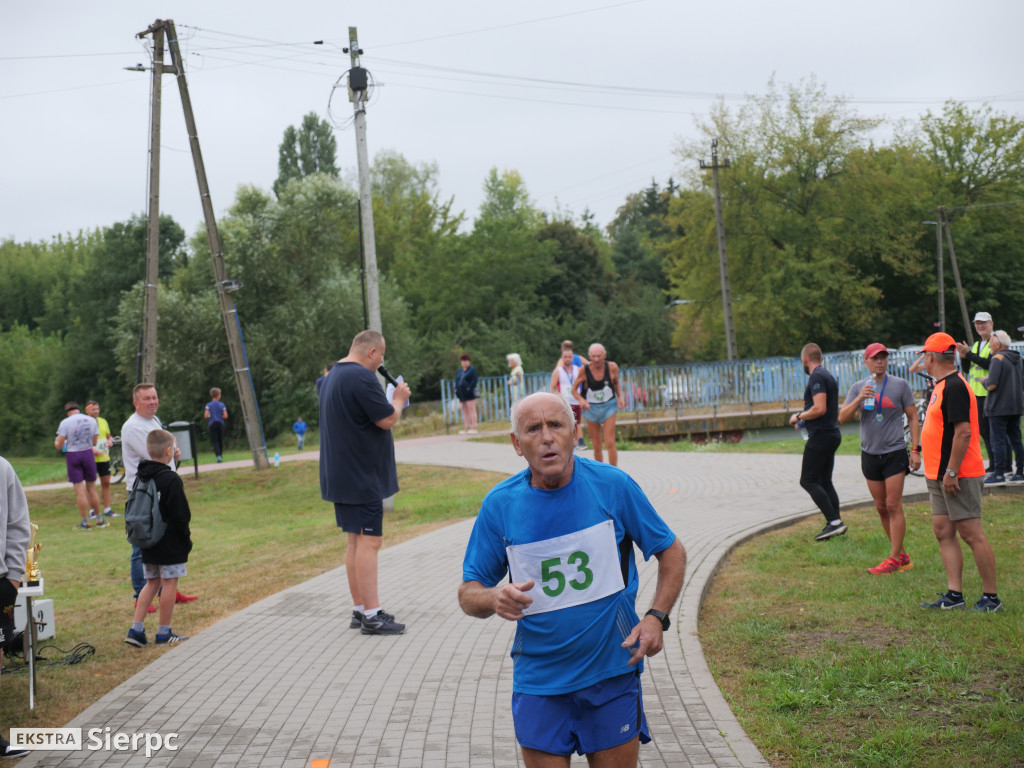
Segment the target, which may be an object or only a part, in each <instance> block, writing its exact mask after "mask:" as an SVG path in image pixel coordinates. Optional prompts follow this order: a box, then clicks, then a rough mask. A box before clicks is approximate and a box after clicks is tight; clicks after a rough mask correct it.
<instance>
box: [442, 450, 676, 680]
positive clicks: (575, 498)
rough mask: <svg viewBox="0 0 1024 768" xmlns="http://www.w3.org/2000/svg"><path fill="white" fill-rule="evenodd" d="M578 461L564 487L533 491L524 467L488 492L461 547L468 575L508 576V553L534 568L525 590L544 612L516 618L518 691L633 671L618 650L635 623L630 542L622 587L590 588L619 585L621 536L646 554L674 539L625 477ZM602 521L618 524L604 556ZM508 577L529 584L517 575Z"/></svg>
mask: <svg viewBox="0 0 1024 768" xmlns="http://www.w3.org/2000/svg"><path fill="white" fill-rule="evenodd" d="M574 460H575V465H574V468H573V474H572V478H571V479H570V481H569V482H568V483H567V484H566V485H565V486H563V487H562V488H557V489H555V490H553V491H547V490H541V489H539V488H533V487H531V486H530V470H529V469H525V470H523V471H522V472H520V473H519V474H518V475H515V476H514V477H511V478H509V479H508V480H505V481H503V482H501V483H499V484H498V485H496V486H495V487H494V488H492V489H491V491H490V493H488V494H487V496H486V497H485V498H484V501H483V504H482V506H481V508H480V514H479V515H478V516H477V519H476V524H475V525H474V526H473V533H472V534H471V536H470V539H469V544H468V546H467V547H466V556H465V559H464V560H463V564H462V578H463V580H464V581H479V582H480V583H481V584H483V585H484V586H485V587H494V586H497V585H498V583H499V582H501V581H502V580H503V579H505V578H506V576H509V575H510V574H509V555H510V554H512V557H513V562H514V563H516V562H523V558H525V560H526V561H529V558H530V557H531V556H532V557H534V558H535V559H534V560H533V561H532V564H533V566H534V567H535V569H536V570H539V573H540V574H541V578H539V579H536V584H535V585H534V587H533V589H532V590H531V592H530V593H529V594H531V596H532V597H534V599H535V601H536V602H544V603H545V604H546V605H545V607H544V609H543V611H542V612H536V613H528V614H527V615H526V616H525V617H524V618H522V619H520V620H519V621H518V622H516V637H515V641H514V643H513V645H512V654H511V655H512V662H513V670H514V671H513V680H512V689H513V691H515V692H516V693H529V694H533V695H537V696H554V695H558V694H562V693H569V692H571V691H578V690H580V689H582V688H586V687H588V686H591V685H593V684H595V683H597V682H600V681H601V680H605V679H607V678H609V677H615V676H616V675H622V674H625V673H627V672H631V671H633V670H634V669H635V668H636V667H630V666H629V665H628V662H629V658H630V656H631V655H632V652H631V651H630V650H628V649H626V648H622V647H621V645H622V641H623V640H625V639H626V637H627V636H628V635H629V633H630V632H631V631H632V630H633V627H634V626H636V623H637V622H638V621H639V617H638V616H637V614H636V610H635V608H634V603H635V602H636V594H637V588H638V586H639V577H638V575H637V570H636V563H635V560H634V554H633V546H632V544H630V545H629V548H628V555H627V559H626V578H625V589H619V590H618V591H615V592H613V593H612V594H605V596H604V597H598V598H597V599H593V600H591V599H588V597H587V595H588V591H589V590H590V589H592V588H593V589H595V590H597V592H604V593H607V592H608V590H607V589H606V588H603V587H602V585H607V584H608V583H609V580H617V581H618V584H620V585H621V584H622V583H623V581H622V576H621V574H622V568H621V563H620V560H619V550H618V546H619V545H620V544H621V543H622V542H623V540H624V539H626V537H627V536H628V538H629V539H630V540H631V541H632V542H635V543H636V545H637V546H638V547H639V548H640V551H641V552H642V553H643V555H644V559H645V560H647V559H650V557H651V556H652V555H654V554H656V553H658V552H662V551H664V550H666V549H668V548H669V547H670V546H672V543H673V542H674V541H675V539H676V536H675V534H674V533H673V532H672V530H671V529H670V528H669V527H668V526H667V525H666V524H665V521H664V520H662V519H661V517H660V516H659V515H658V513H657V512H656V511H655V510H654V507H652V506H651V503H650V502H649V501H648V500H647V497H646V496H644V493H643V491H641V490H640V487H639V486H638V485H637V484H636V483H635V482H634V481H633V479H632V478H631V477H630V476H629V475H627V474H626V473H625V472H623V471H621V470H619V469H617V468H616V467H612V466H610V465H608V464H602V463H599V462H595V461H592V460H590V459H586V458H583V457H581V456H576V457H575V459H574ZM608 521H611V524H612V526H614V529H613V530H614V545H613V546H614V549H615V551H614V553H613V554H612V555H610V556H609V554H608V547H607V546H605V545H607V544H608V541H607V540H605V539H604V538H602V537H604V536H607V535H608V526H607V522H608ZM523 545H530V546H529V547H524V546H523ZM510 547H511V548H513V549H512V550H508V549H507V548H510ZM520 552H524V553H525V554H524V555H523V558H520V556H519V553H520ZM609 571H615V572H617V573H609ZM512 577H513V580H515V581H521V580H525V579H524V578H523V577H522V574H521V573H515V572H513V573H512ZM581 600H582V602H581ZM562 606H564V607H562ZM531 607H532V606H531ZM642 664H643V662H641V664H640V666H641V668H642Z"/></svg>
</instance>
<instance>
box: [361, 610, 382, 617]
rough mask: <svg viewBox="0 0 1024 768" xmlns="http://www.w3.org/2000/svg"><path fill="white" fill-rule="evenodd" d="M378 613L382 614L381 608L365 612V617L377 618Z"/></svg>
mask: <svg viewBox="0 0 1024 768" xmlns="http://www.w3.org/2000/svg"><path fill="white" fill-rule="evenodd" d="M378 613H380V607H377V608H374V609H373V610H372V611H363V616H365V617H366V618H368V619H369V618H372V617H373V616H376V615H377V614H378Z"/></svg>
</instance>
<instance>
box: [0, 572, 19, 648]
mask: <svg viewBox="0 0 1024 768" xmlns="http://www.w3.org/2000/svg"><path fill="white" fill-rule="evenodd" d="M16 602H18V589H17V587H15V586H14V585H13V584H11V582H10V580H9V579H8V578H7V574H6V573H5V574H4V575H3V576H0V651H2V650H3V648H4V646H5V645H6V644H7V643H9V642H10V641H11V638H13V637H14V604H15V603H16Z"/></svg>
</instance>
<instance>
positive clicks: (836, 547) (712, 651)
mask: <svg viewBox="0 0 1024 768" xmlns="http://www.w3.org/2000/svg"><path fill="white" fill-rule="evenodd" d="M1021 498H1022V497H1021V496H1018V495H1014V496H1010V495H1006V496H987V497H985V501H984V505H985V506H984V521H985V522H984V526H985V532H986V534H987V536H988V539H989V541H990V542H991V543H992V545H993V548H994V550H995V554H996V561H997V568H998V576H999V594H1000V597H1001V598H1002V599H1003V601H1004V603H1005V604H1006V608H1005V609H1004V610H1003V611H1002V612H1000V613H995V614H979V613H974V612H972V611H966V612H964V611H947V612H941V613H940V612H936V611H929V610H924V609H922V608H921V607H920V605H919V604H920V603H921V602H922V601H924V600H928V601H931V600H934V599H935V594H936V593H937V592H941V591H944V590H945V588H946V582H945V575H944V571H943V569H942V563H941V561H940V559H939V553H938V547H937V544H936V542H935V539H934V536H933V535H932V532H931V513H930V511H929V509H928V506H927V505H914V506H910V507H908V508H907V510H906V514H907V523H908V533H907V544H906V549H907V551H908V552H909V553H910V556H911V558H912V560H913V562H914V563H915V565H916V567H915V568H914V569H913V570H910V571H905V572H902V573H896V574H892V575H889V576H872V575H870V574H868V573H866V571H865V569H866V568H867V567H869V566H873V565H875V564H877V563H878V562H879V561H881V560H882V559H883V558H884V557H885V556H886V555H887V554H888V541H887V540H886V539H885V536H884V534H883V533H882V530H881V526H880V525H879V524H878V518H877V515H876V513H875V512H874V510H873V509H870V510H862V511H855V512H847V513H844V515H843V519H844V521H846V523H847V524H848V525H849V526H850V533H849V534H847V535H846V536H841V537H838V538H836V539H832V540H831V541H829V542H825V543H821V544H815V543H814V542H813V541H812V540H811V538H812V536H813V534H814V533H815V532H816V531H817V529H818V527H819V525H820V520H819V519H818V518H817V517H816V516H815V517H812V518H810V519H808V520H805V521H803V522H801V523H799V524H797V525H794V526H791V527H788V528H785V529H783V530H779V531H774V532H771V533H768V534H765V535H763V536H759V537H757V538H756V539H754V540H752V541H751V542H748V543H747V544H745V545H743V546H742V547H740V548H739V549H737V550H736V551H735V552H734V553H732V555H730V557H729V558H728V560H727V562H726V563H725V565H724V567H723V569H722V570H721V571H720V572H719V574H718V575H717V576H716V577H715V580H714V583H713V585H712V589H711V591H710V593H709V595H708V598H707V600H706V602H705V603H704V606H703V609H702V611H701V624H700V637H701V643H702V644H703V647H704V651H705V654H706V656H707V658H708V662H709V664H710V666H711V669H712V672H713V673H714V675H715V679H716V680H717V682H718V684H719V686H720V687H721V688H722V690H723V691H724V692H725V695H726V698H727V699H728V701H729V702H730V705H731V706H732V707H733V710H734V712H736V714H737V716H738V717H739V720H740V722H741V723H742V725H743V727H744V728H745V729H746V731H747V733H748V734H749V735H750V736H751V738H752V739H753V740H754V742H755V743H756V744H757V746H758V747H759V748H760V749H761V751H762V753H763V754H764V755H765V756H766V757H767V758H768V759H769V761H770V762H771V764H772V765H773V766H786V767H787V768H797V767H798V766H799V767H801V768H803V767H805V766H806V768H812V766H813V767H814V768H818V767H819V766H857V767H858V768H869V767H871V768H873V767H875V766H877V767H878V768H883V767H884V768H900V767H909V766H922V767H925V766H927V767H929V768H930V767H931V766H950V767H952V766H958V767H959V766H977V767H978V768H982V767H984V768H997V767H999V766H1014V767H1016V768H1020V766H1024V729H1022V725H1024V652H1022V641H1021V637H1022V636H1024V584H1022V582H1021V578H1020V574H1021V573H1022V572H1024V501H1022V500H1021ZM964 549H965V555H964V589H965V594H966V596H967V600H968V606H970V605H972V604H973V603H974V601H976V600H977V599H978V598H979V597H980V596H981V583H980V579H979V577H978V573H977V570H976V569H975V567H974V560H973V558H972V557H971V555H970V550H969V549H968V548H967V547H966V546H965V547H964Z"/></svg>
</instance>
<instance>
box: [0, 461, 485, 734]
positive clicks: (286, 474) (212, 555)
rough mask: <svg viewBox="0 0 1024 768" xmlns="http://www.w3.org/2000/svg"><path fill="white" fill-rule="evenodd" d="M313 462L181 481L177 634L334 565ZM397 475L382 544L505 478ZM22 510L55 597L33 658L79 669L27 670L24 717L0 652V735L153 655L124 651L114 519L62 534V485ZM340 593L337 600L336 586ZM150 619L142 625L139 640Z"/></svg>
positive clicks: (121, 550) (22, 686)
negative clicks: (48, 630)
mask: <svg viewBox="0 0 1024 768" xmlns="http://www.w3.org/2000/svg"><path fill="white" fill-rule="evenodd" d="M19 461H20V460H16V462H14V463H15V467H17V466H18V462H19ZM317 466H318V465H317V462H315V461H298V462H289V463H287V464H282V465H281V466H280V467H279V468H277V469H270V470H268V471H265V472H258V473H257V472H254V471H253V470H251V469H233V470H225V471H223V472H212V473H205V474H203V475H201V477H200V479H199V480H196V479H195V478H194V477H193V476H192V475H191V474H188V473H186V474H185V476H184V478H183V479H184V482H185V491H186V493H187V495H188V498H189V504H190V506H191V508H192V540H193V543H194V548H193V550H192V554H191V555H190V557H189V562H188V570H189V575H188V576H187V577H186V578H183V579H182V580H181V583H180V588H181V591H182V592H184V593H186V594H190V595H198V596H199V598H200V599H199V600H198V601H196V602H194V603H189V604H187V605H179V606H177V608H176V609H175V611H174V622H173V626H174V629H175V630H176V631H178V632H179V633H180V634H185V635H193V634H195V633H197V632H199V631H201V630H202V629H204V628H206V627H208V626H210V625H211V624H213V623H215V622H217V621H219V620H220V619H223V618H225V617H226V616H229V615H231V614H232V613H235V612H236V611H238V610H240V609H242V608H244V607H245V606H247V605H249V604H251V603H254V602H256V601H257V600H260V599H262V598H264V597H267V596H268V595H272V594H274V593H276V592H279V591H280V590H282V589H285V588H286V587H290V586H292V585H295V584H298V583H301V582H303V581H307V580H308V579H310V578H312V577H313V576H316V575H318V574H321V573H324V572H325V571H328V570H331V569H333V568H337V567H339V566H340V565H342V564H343V563H344V551H345V538H344V536H343V535H342V534H341V533H340V532H339V531H338V529H337V528H336V527H335V524H334V513H333V509H332V508H331V506H330V505H329V504H327V503H326V502H324V501H322V500H321V499H320V485H319V479H318V475H317ZM398 474H399V481H400V483H401V485H402V488H404V489H407V490H403V491H402V492H400V493H399V494H398V496H396V498H395V511H394V513H392V514H388V515H385V518H384V545H385V546H388V545H390V544H395V543H397V542H398V541H401V540H403V539H406V538H410V537H412V536H416V535H418V534H420V533H423V532H425V531H428V530H430V529H432V528H435V527H437V526H440V525H444V524H446V523H448V522H451V521H454V520H456V519H459V518H466V517H473V516H474V515H476V513H477V511H478V509H479V506H480V501H481V499H482V498H483V496H484V494H485V493H486V492H487V491H488V490H490V488H491V487H492V486H493V485H494V484H495V483H496V482H498V481H499V480H502V479H504V477H505V476H504V475H500V474H495V473H491V472H480V471H476V470H463V469H448V468H439V467H417V466H407V465H399V467H398ZM125 494H126V491H125V489H124V485H123V484H121V485H118V486H115V490H114V498H113V502H114V508H115V509H123V508H124V500H125ZM29 507H30V510H31V515H32V522H34V523H35V524H36V525H38V526H39V542H40V543H41V544H42V550H41V552H40V555H39V561H40V567H41V570H42V575H43V578H44V580H45V590H46V594H45V597H46V598H52V599H53V601H54V614H55V624H56V628H57V636H56V638H54V639H48V640H44V641H42V643H41V644H42V645H44V646H49V647H46V648H45V649H44V650H42V651H41V654H42V655H43V656H45V657H46V658H47V659H49V660H51V661H53V662H59V661H60V660H62V659H65V658H66V657H67V655H68V653H69V652H70V651H71V650H72V649H75V648H77V649H78V650H79V652H80V655H81V654H82V653H84V656H83V660H82V662H81V663H77V664H71V665H61V666H42V667H41V668H40V669H39V670H38V673H37V680H38V686H37V693H36V708H35V710H33V711H30V710H29V709H28V676H27V674H24V671H25V668H24V666H23V665H22V663H21V660H20V659H13V660H12V659H8V658H6V657H5V658H4V663H5V665H6V668H5V669H4V673H5V674H4V675H3V680H2V683H0V685H2V688H3V695H2V696H0V726H3V727H4V728H8V727H10V726H11V725H18V726H19V727H29V726H40V727H59V726H63V725H64V724H65V723H67V722H68V721H69V720H71V719H72V718H73V717H75V716H76V715H77V714H78V713H79V712H81V711H82V710H84V709H85V708H86V707H88V706H89V705H91V704H92V703H93V702H94V701H96V700H97V699H99V698H100V697H101V696H103V695H104V694H105V693H107V692H108V691H110V690H111V689H112V688H114V687H116V686H117V685H118V684H120V683H121V682H122V681H124V680H126V679H127V678H129V677H130V676H131V675H133V674H135V673H136V672H138V671H139V670H140V669H142V667H144V666H145V665H146V664H148V663H149V662H151V661H152V660H153V658H154V657H153V652H154V649H150V650H149V651H148V652H147V653H139V652H138V649H136V648H132V647H131V646H128V645H125V644H124V636H125V632H126V631H127V629H128V627H129V626H130V625H131V618H132V591H131V583H130V580H129V577H128V562H129V556H130V554H131V548H130V547H129V545H128V543H127V542H126V541H125V534H124V522H123V520H122V518H115V519H114V521H113V524H112V525H110V526H109V527H107V528H103V529H94V530H90V531H73V530H72V526H73V525H74V524H75V523H76V521H77V520H78V513H77V511H76V510H75V506H74V497H73V494H72V491H71V490H61V491H39V492H32V493H30V494H29ZM342 578H343V577H342ZM340 594H341V595H342V596H343V599H346V600H347V599H348V597H347V590H345V589H344V588H343V589H342V590H341V593H340ZM153 618H155V617H153V616H150V617H149V619H147V624H148V625H150V626H148V627H147V629H148V630H149V633H150V634H152V632H153V626H155V625H151V622H152V620H153ZM83 644H88V645H87V646H85V645H83ZM155 652H157V653H160V650H159V649H155ZM19 668H20V671H19ZM8 672H11V673H10V674H8Z"/></svg>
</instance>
